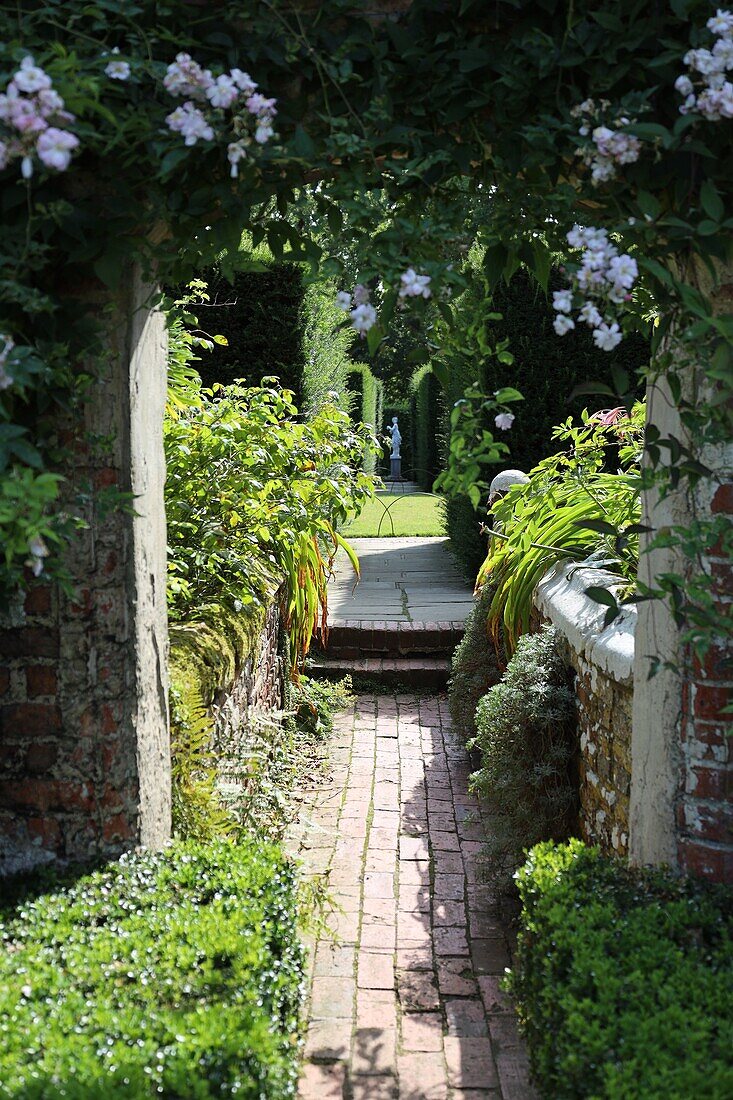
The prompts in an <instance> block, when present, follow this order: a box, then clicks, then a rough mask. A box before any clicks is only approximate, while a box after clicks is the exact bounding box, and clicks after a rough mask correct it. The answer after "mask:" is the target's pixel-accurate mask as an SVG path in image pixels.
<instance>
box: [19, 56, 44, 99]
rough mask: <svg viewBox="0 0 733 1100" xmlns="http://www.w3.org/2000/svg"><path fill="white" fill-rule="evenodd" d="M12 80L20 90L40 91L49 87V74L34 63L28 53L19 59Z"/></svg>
mask: <svg viewBox="0 0 733 1100" xmlns="http://www.w3.org/2000/svg"><path fill="white" fill-rule="evenodd" d="M13 82H14V84H15V86H16V87H17V88H19V89H20V91H21V92H40V91H41V90H42V89H43V88H50V87H51V78H50V76H48V74H47V73H45V72H44V71H43V69H41V68H40V67H39V66H38V65H36V63H35V61H34V60H33V58H32V57H31V56H30V54H29V55H28V56H27V57H24V58H23V60H22V61H21V63H20V68H19V69H18V71H17V73H16V74H15V76H14V77H13Z"/></svg>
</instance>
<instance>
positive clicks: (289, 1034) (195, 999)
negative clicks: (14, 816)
mask: <svg viewBox="0 0 733 1100" xmlns="http://www.w3.org/2000/svg"><path fill="white" fill-rule="evenodd" d="M0 935H1V937H2V952H0V1096H4V1097H13V1098H14V1100H17V1098H20V1097H23V1100H35V1098H39V1100H40V1098H43V1100H52V1098H53V1100H55V1098H56V1097H62V1096H63V1097H67V1098H70V1100H82V1098H84V1100H102V1098H104V1100H115V1098H117V1097H120V1098H121V1097H125V1098H130V1100H144V1098H146V1097H151V1098H152V1097H159V1096H164V1097H170V1098H172V1097H179V1098H181V1100H189V1098H191V1100H193V1098H194V1097H195V1098H196V1100H204V1098H208V1097H222V1096H237V1097H239V1098H247V1100H255V1098H256V1100H264V1098H267V1100H270V1098H272V1100H274V1098H280V1097H283V1098H285V1097H289V1096H294V1095H295V1089H296V1080H297V1062H298V1054H299V1045H298V1024H299V1015H300V1009H301V1001H302V988H303V949H302V947H301V945H300V942H299V940H298V936H297V933H296V885H295V879H294V871H293V869H292V867H291V865H290V864H289V863H288V862H287V861H286V860H285V859H284V858H283V857H282V855H281V854H280V853H279V851H278V849H276V848H274V847H272V846H270V845H268V844H266V843H261V842H259V841H258V842H257V843H254V842H253V841H251V842H247V843H243V844H239V845H236V846H235V845H232V844H229V843H227V842H225V841H217V842H214V843H212V844H208V845H206V846H205V847H203V846H201V845H197V844H194V843H190V842H187V843H179V844H176V845H174V846H172V847H170V848H169V849H167V850H166V851H165V852H162V853H155V854H131V855H128V856H123V857H122V859H120V860H119V862H117V863H114V864H111V865H109V866H107V867H105V868H104V869H103V870H99V871H96V872H93V873H91V874H87V875H84V876H83V877H82V878H79V879H78V880H77V881H76V882H74V883H73V884H71V885H67V886H60V887H56V888H55V889H52V890H50V891H47V892H45V893H42V894H37V895H36V896H31V895H29V896H26V898H25V899H24V900H23V899H21V901H20V902H16V904H15V905H12V906H6V907H5V908H4V910H3V911H2V913H1V914H0Z"/></svg>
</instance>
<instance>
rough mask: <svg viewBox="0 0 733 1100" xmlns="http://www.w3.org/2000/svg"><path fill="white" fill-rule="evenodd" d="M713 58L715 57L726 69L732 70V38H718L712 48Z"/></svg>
mask: <svg viewBox="0 0 733 1100" xmlns="http://www.w3.org/2000/svg"><path fill="white" fill-rule="evenodd" d="M713 56H714V57H717V59H718V61H720V62H722V64H723V65H724V66H725V68H726V69H733V38H719V39H718V41H717V42H716V43H715V45H714V46H713Z"/></svg>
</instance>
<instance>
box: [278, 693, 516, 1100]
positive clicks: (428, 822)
mask: <svg viewBox="0 0 733 1100" xmlns="http://www.w3.org/2000/svg"><path fill="white" fill-rule="evenodd" d="M331 769H332V770H331V776H330V779H329V781H328V782H327V783H325V784H323V785H322V786H321V787H319V788H317V789H314V790H313V791H310V792H308V794H307V797H306V800H305V802H304V808H303V812H302V813H301V816H300V819H299V822H298V824H297V825H296V826H295V827H294V828H293V830H292V831H291V835H290V837H289V844H290V849H291V851H297V852H298V855H299V858H300V859H301V860H302V861H303V864H304V870H305V873H307V874H327V875H328V882H329V884H330V889H331V891H332V894H333V897H334V900H335V902H336V903H337V905H338V906H339V911H338V912H337V913H336V914H335V915H334V917H333V919H332V920H331V922H330V923H331V925H332V928H333V931H334V933H335V936H336V940H335V941H333V940H329V938H328V937H325V936H322V937H321V938H320V939H319V940H318V942H317V943H314V944H312V945H311V947H312V950H311V987H310V999H309V1009H308V1012H309V1015H308V1033H307V1039H306V1050H305V1064H304V1067H303V1073H302V1077H301V1082H300V1091H299V1096H300V1098H301V1100H328V1098H330V1097H333V1098H338V1100H381V1098H382V1097H390V1098H399V1100H444V1098H452V1100H459V1098H462V1100H479V1098H489V1097H493V1098H495V1100H533V1098H534V1097H535V1095H536V1094H535V1092H534V1090H533V1088H532V1086H531V1085H530V1083H529V1077H528V1064H527V1058H526V1053H525V1050H524V1046H523V1043H522V1041H521V1038H520V1037H519V1035H518V1033H517V1026H516V1019H515V1016H514V1013H513V1009H512V1006H511V1003H510V1002H509V1000H508V998H507V997H506V995H505V994H503V993H502V991H501V990H500V988H499V982H500V979H501V977H502V975H503V973H504V968H505V967H506V966H508V965H509V961H510V945H509V941H508V938H507V934H506V930H505V928H504V927H503V926H502V924H501V922H500V921H499V919H498V918H497V917H496V916H494V915H493V913H494V909H495V907H494V906H493V905H492V902H493V899H492V897H491V896H490V892H489V890H488V888H487V887H486V886H484V885H482V884H481V882H480V877H479V874H478V868H479V853H480V849H481V842H482V837H483V836H484V835H485V834H484V830H485V829H487V828H488V827H489V823H488V822H487V821H486V820H485V819H484V818H482V815H481V807H480V806H479V804H478V802H477V800H476V799H475V797H474V796H473V795H471V794H469V792H468V775H469V761H468V757H467V754H466V752H465V749H464V748H463V746H462V745H460V744H459V743H458V742H457V740H456V739H455V738H454V736H453V734H452V732H451V729H450V721H449V718H448V714H447V704H446V699H445V697H444V696H436V695H430V696H416V695H385V696H383V695H378V696H375V695H361V696H360V697H359V698H358V699H357V701H356V704H355V705H354V707H353V709H352V710H351V711H349V712H348V713H345V714H343V715H341V716H340V718H339V721H338V724H337V732H336V735H335V738H334V741H333V747H332V752H331Z"/></svg>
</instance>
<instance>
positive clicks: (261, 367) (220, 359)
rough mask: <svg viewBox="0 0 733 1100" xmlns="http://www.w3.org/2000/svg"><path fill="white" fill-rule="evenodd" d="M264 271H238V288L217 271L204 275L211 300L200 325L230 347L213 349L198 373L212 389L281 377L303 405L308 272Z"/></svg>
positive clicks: (290, 268) (270, 267)
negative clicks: (240, 381)
mask: <svg viewBox="0 0 733 1100" xmlns="http://www.w3.org/2000/svg"><path fill="white" fill-rule="evenodd" d="M260 267H261V270H259V271H237V272H236V273H235V274H234V276H233V279H234V282H233V283H232V282H230V281H229V280H228V279H227V278H226V277H225V276H224V275H223V274H222V272H221V270H220V269H218V268H216V267H214V268H210V269H208V270H206V271H204V272H202V274H201V278H202V279H203V281H204V282H205V283H206V284H207V286H208V294H209V299H210V300H209V301H208V302H207V303H205V304H204V305H203V306H200V307H198V308H197V312H198V315H199V320H200V321H201V323H202V325H203V326H204V328H205V329H206V330H207V331H208V332H215V333H221V335H222V336H224V337H225V338H226V344H224V345H215V346H214V347H212V349H211V353H210V354H209V355H207V356H206V357H205V359H204V360H203V362H201V363H200V365H199V366H198V368H197V369H198V372H199V374H200V375H201V380H202V382H203V384H204V386H207V387H208V386H213V385H214V384H215V383H216V382H220V383H221V384H223V385H227V386H228V385H231V383H232V382H234V381H235V380H242V379H244V380H246V381H247V382H248V383H249V385H252V386H254V385H259V384H261V382H262V379H263V378H269V377H276V378H277V379H278V381H279V383H280V385H281V386H282V388H283V389H288V390H292V392H293V394H294V395H295V403H296V404H297V405H300V404H301V403H302V401H303V396H304V395H303V389H302V386H303V370H304V366H305V354H306V352H305V345H304V321H305V318H304V312H303V301H304V297H305V287H304V285H303V271H302V268H301V266H300V265H299V264H292V263H290V264H288V263H280V264H278V263H272V262H271V263H266V264H265V263H262V264H260ZM335 388H336V387H334V389H335Z"/></svg>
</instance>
